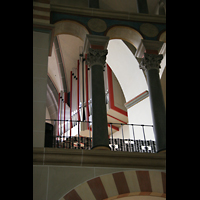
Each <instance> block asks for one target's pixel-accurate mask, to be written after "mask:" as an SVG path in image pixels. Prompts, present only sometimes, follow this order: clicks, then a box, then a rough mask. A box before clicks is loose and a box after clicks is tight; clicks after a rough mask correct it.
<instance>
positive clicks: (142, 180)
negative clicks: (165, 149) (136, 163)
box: [61, 170, 166, 200]
mask: <svg viewBox="0 0 200 200" xmlns="http://www.w3.org/2000/svg"><path fill="white" fill-rule="evenodd" d="M140 195H141V196H144V195H145V196H157V197H163V198H166V173H165V172H160V171H135V170H133V171H124V172H117V173H113V174H106V175H102V176H99V177H96V178H93V179H91V180H88V181H86V182H84V183H82V184H80V185H78V186H77V187H75V188H74V189H73V190H71V191H70V192H68V193H67V194H66V195H65V196H63V198H61V200H63V199H65V200H84V199H90V200H110V199H117V198H121V197H126V196H140Z"/></svg>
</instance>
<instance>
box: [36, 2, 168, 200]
mask: <svg viewBox="0 0 200 200" xmlns="http://www.w3.org/2000/svg"><path fill="white" fill-rule="evenodd" d="M165 110H166V0H123V1H122V0H73V1H71V0H33V199H34V200H38V199H41V200H43V199H44V200H64V199H65V200H97V199H98V200H111V199H113V200H114V199H119V200H140V199H141V200H142V199H143V200H162V199H166V111H165Z"/></svg>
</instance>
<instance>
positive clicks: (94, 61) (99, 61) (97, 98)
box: [85, 35, 110, 150]
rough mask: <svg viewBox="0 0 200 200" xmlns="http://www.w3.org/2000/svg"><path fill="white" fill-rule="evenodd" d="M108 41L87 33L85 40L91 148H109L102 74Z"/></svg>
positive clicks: (107, 38)
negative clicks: (88, 81)
mask: <svg viewBox="0 0 200 200" xmlns="http://www.w3.org/2000/svg"><path fill="white" fill-rule="evenodd" d="M108 41H109V37H105V36H93V35H87V36H86V42H85V49H86V53H87V54H88V55H87V64H88V66H89V67H90V68H91V87H92V136H93V144H92V149H106V150H110V147H109V140H108V126H107V112H106V102H105V89H104V76H103V68H104V65H105V60H106V55H107V53H108V50H107V49H106V48H107V44H108Z"/></svg>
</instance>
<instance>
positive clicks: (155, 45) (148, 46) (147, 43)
mask: <svg viewBox="0 0 200 200" xmlns="http://www.w3.org/2000/svg"><path fill="white" fill-rule="evenodd" d="M163 44H164V42H161V41H154V40H144V39H141V41H140V44H139V46H138V48H137V50H136V52H135V57H137V58H142V57H143V55H144V53H149V54H159V53H160V50H161V49H162V46H163Z"/></svg>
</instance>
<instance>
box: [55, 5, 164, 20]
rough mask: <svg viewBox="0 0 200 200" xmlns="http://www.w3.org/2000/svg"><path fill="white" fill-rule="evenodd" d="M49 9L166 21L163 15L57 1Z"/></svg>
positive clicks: (113, 17)
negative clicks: (74, 5)
mask: <svg viewBox="0 0 200 200" xmlns="http://www.w3.org/2000/svg"><path fill="white" fill-rule="evenodd" d="M51 11H54V12H61V13H68V14H74V15H84V16H91V17H102V18H110V19H119V20H128V21H140V22H155V23H166V16H165V15H152V14H144V13H129V12H123V11H115V10H103V9H97V8H84V9H83V8H82V7H73V6H64V5H61V4H59V3H56V4H53V3H51Z"/></svg>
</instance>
